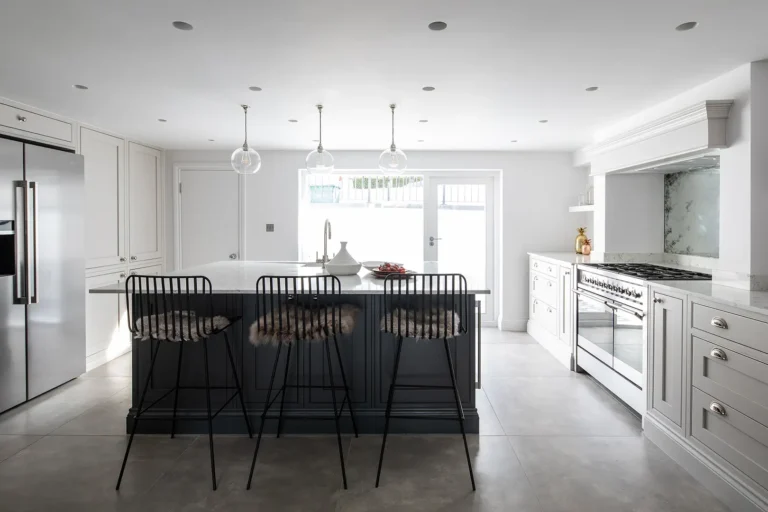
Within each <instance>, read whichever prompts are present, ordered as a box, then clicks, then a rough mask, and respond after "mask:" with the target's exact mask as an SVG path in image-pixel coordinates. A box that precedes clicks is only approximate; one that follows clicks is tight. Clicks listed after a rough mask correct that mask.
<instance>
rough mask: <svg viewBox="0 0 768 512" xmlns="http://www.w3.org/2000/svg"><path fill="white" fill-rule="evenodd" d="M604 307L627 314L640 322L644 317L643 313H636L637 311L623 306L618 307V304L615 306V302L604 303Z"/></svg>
mask: <svg viewBox="0 0 768 512" xmlns="http://www.w3.org/2000/svg"><path fill="white" fill-rule="evenodd" d="M605 305H606V306H608V307H609V308H612V309H618V310H619V311H623V312H625V313H629V314H630V315H635V316H636V317H637V318H639V319H640V320H642V319H643V318H645V315H644V314H643V313H638V312H637V311H634V310H632V309H629V308H625V307H624V306H620V305H619V304H617V303H615V302H607V301H606V302H605Z"/></svg>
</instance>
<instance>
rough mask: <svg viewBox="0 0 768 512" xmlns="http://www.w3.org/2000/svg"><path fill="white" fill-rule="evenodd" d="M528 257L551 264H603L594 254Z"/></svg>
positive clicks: (572, 253) (549, 254)
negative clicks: (550, 262) (547, 261)
mask: <svg viewBox="0 0 768 512" xmlns="http://www.w3.org/2000/svg"><path fill="white" fill-rule="evenodd" d="M528 254H529V255H530V256H533V257H535V258H541V259H543V260H550V261H552V262H553V263H565V264H570V265H574V264H578V263H605V261H603V258H602V257H601V256H599V255H596V254H590V255H589V256H584V255H583V254H576V253H575V252H529V253H528Z"/></svg>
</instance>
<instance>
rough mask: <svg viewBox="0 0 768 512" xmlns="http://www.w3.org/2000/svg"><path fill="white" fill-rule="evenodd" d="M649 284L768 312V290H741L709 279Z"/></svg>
mask: <svg viewBox="0 0 768 512" xmlns="http://www.w3.org/2000/svg"><path fill="white" fill-rule="evenodd" d="M650 284H651V285H652V286H653V287H654V288H662V289H668V290H672V291H676V292H683V293H687V294H690V295H695V296H698V297H702V298H705V299H709V300H711V301H714V302H717V303H720V304H725V305H727V306H732V307H735V308H740V309H745V310H748V311H752V312H754V313H760V314H764V315H765V314H768V292H763V291H752V290H742V289H740V288H733V287H731V286H723V285H718V284H712V282H711V281H652V282H651V283H650Z"/></svg>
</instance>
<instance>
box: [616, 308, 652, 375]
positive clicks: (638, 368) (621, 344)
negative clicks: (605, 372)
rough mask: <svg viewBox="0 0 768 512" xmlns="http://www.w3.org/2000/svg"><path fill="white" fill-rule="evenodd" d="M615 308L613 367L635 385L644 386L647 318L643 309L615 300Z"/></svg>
mask: <svg viewBox="0 0 768 512" xmlns="http://www.w3.org/2000/svg"><path fill="white" fill-rule="evenodd" d="M608 307H610V308H612V309H613V312H614V317H613V369H614V370H616V371H617V372H618V373H620V374H621V375H622V376H623V377H625V378H626V379H627V380H629V381H630V382H632V383H633V384H634V385H635V386H637V387H639V388H641V389H642V388H643V369H644V367H645V335H646V330H647V329H646V318H645V314H644V313H642V312H641V311H636V310H634V309H632V308H630V307H627V306H624V305H622V304H617V303H615V302H609V303H608Z"/></svg>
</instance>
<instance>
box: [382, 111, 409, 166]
mask: <svg viewBox="0 0 768 512" xmlns="http://www.w3.org/2000/svg"><path fill="white" fill-rule="evenodd" d="M389 108H390V109H392V145H390V146H389V149H385V150H384V151H383V152H382V153H381V156H379V169H381V172H383V173H384V174H403V173H404V172H405V168H406V167H408V157H406V156H405V153H403V152H402V151H401V150H399V149H397V146H395V105H394V104H392V105H390V106H389Z"/></svg>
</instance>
